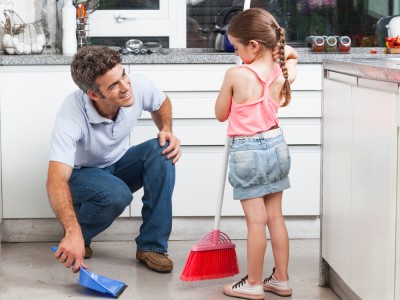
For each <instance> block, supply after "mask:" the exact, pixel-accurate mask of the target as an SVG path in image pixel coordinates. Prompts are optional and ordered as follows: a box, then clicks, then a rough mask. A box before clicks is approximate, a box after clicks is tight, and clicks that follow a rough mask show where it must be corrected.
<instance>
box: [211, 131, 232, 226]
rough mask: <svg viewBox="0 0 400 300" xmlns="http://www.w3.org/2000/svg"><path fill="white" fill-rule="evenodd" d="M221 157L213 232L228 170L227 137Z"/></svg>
mask: <svg viewBox="0 0 400 300" xmlns="http://www.w3.org/2000/svg"><path fill="white" fill-rule="evenodd" d="M223 155H224V156H223V162H222V170H221V178H220V182H219V185H218V198H217V208H216V212H215V219H214V230H219V223H220V221H221V211H222V202H223V200H224V192H225V181H226V173H227V170H228V158H229V137H226V140H225V147H224V153H223Z"/></svg>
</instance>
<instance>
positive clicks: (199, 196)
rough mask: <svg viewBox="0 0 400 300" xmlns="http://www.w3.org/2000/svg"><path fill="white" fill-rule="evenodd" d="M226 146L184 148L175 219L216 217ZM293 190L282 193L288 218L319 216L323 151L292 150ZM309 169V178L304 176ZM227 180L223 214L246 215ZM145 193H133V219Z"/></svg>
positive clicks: (174, 209) (310, 149)
mask: <svg viewBox="0 0 400 300" xmlns="http://www.w3.org/2000/svg"><path fill="white" fill-rule="evenodd" d="M222 152H223V147H184V149H183V155H182V157H181V159H180V161H179V162H178V163H177V166H176V167H177V169H176V183H175V189H174V194H173V215H174V216H214V215H215V209H216V202H217V195H218V184H219V182H220V176H221V169H222V158H223V153H222ZM290 153H291V157H292V167H291V171H290V175H289V176H290V181H291V185H292V187H291V188H290V189H288V190H286V191H285V192H284V193H283V211H284V214H285V215H319V203H320V157H321V156H320V148H319V147H291V148H290ZM304 170H307V176H304ZM232 194H233V191H232V187H231V185H230V184H229V182H228V181H227V180H226V183H225V193H224V202H223V208H222V215H224V216H243V210H242V206H241V204H240V201H234V200H233V198H232ZM142 196H143V190H142V189H141V190H139V191H138V192H136V193H135V194H134V201H133V202H132V207H131V214H132V216H140V210H141V207H142V202H141V198H142Z"/></svg>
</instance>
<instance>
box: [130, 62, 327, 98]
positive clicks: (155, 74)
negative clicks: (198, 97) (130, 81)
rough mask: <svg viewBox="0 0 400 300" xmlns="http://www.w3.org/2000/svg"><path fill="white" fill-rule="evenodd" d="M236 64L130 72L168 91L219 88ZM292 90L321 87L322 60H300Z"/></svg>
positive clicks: (143, 68)
mask: <svg viewBox="0 0 400 300" xmlns="http://www.w3.org/2000/svg"><path fill="white" fill-rule="evenodd" d="M233 66H234V65H230V64H207V65H203V64H199V65H193V64H190V65H184V64H182V65H134V66H132V67H131V68H130V72H131V73H132V74H133V73H142V74H144V75H146V76H147V77H149V78H150V79H151V80H153V81H154V82H155V83H156V85H157V86H158V87H159V88H161V90H163V91H165V92H176V91H219V89H220V88H221V85H222V82H223V79H224V76H225V72H226V70H228V69H229V68H231V67H233ZM292 90H293V91H296V90H297V91H321V90H322V66H321V64H299V65H298V66H297V78H296V80H295V82H294V83H293V84H292Z"/></svg>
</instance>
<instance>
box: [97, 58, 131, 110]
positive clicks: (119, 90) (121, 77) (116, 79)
mask: <svg viewBox="0 0 400 300" xmlns="http://www.w3.org/2000/svg"><path fill="white" fill-rule="evenodd" d="M96 83H97V86H98V91H97V92H93V94H94V95H95V96H94V97H93V95H90V96H91V98H92V99H93V100H95V101H96V102H97V104H98V105H99V106H101V107H104V108H105V107H109V108H119V107H129V106H132V105H133V103H134V98H133V91H132V86H131V81H130V79H129V76H128V75H127V74H126V72H125V69H124V68H123V67H122V65H120V64H118V65H116V66H115V67H114V68H112V69H111V70H109V71H108V72H107V73H105V74H104V75H103V76H100V77H99V78H97V80H96Z"/></svg>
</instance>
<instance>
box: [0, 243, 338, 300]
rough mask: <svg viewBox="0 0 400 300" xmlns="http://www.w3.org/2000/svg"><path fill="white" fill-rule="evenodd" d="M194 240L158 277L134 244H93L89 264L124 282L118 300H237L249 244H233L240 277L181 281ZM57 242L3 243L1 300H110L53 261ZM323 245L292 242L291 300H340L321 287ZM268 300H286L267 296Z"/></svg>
mask: <svg viewBox="0 0 400 300" xmlns="http://www.w3.org/2000/svg"><path fill="white" fill-rule="evenodd" d="M194 243H195V241H171V242H170V244H169V247H170V250H169V251H170V257H171V259H172V260H173V261H174V270H173V271H172V273H169V274H158V273H155V272H152V271H150V270H148V269H147V268H146V267H145V266H144V265H143V264H140V263H138V262H137V261H136V259H135V252H136V244H135V243H134V242H94V243H92V249H93V252H94V254H93V257H92V258H91V259H88V260H86V264H87V265H88V267H89V268H88V269H89V270H90V271H92V272H94V273H97V274H101V275H104V276H107V277H111V278H113V279H117V280H120V281H123V282H125V283H126V284H127V285H128V287H127V289H126V290H125V291H124V292H123V293H122V294H121V296H120V297H119V299H129V300H170V299H173V300H204V299H207V300H217V299H232V298H230V297H227V296H224V295H223V294H222V287H223V285H224V284H226V283H230V282H232V281H235V280H238V279H240V278H241V276H244V275H245V269H246V241H244V240H238V241H234V243H235V244H236V247H237V248H236V253H237V256H238V260H239V268H240V269H241V270H242V272H241V274H239V275H236V276H235V277H231V278H223V279H217V280H206V281H195V282H182V281H181V280H180V279H179V277H180V274H181V272H182V269H183V266H184V264H185V263H186V259H187V256H188V254H189V253H190V247H191V246H192V245H193V244H194ZM52 245H54V243H3V244H1V252H0V299H1V300H13V299H29V300H36V299H38V300H39V299H40V300H46V299H51V300H54V299H56V300H62V299H106V298H109V297H108V296H106V295H104V294H101V293H97V292H93V291H90V290H88V289H86V288H84V287H82V286H80V285H79V284H77V280H78V274H73V273H72V272H71V270H69V269H66V268H64V267H63V265H61V264H60V263H58V261H56V260H55V259H54V258H53V253H52V252H51V249H50V248H51V246H52ZM319 249H320V248H319V240H318V239H304V240H291V241H290V264H289V275H290V282H291V285H292V288H293V295H292V297H291V298H286V299H298V300H300V299H303V300H305V299H324V300H328V299H329V300H334V299H339V298H338V297H337V296H336V294H335V293H334V292H333V291H332V290H331V289H329V288H323V287H320V286H319V285H318V283H319V275H318V274H319ZM265 266H267V267H266V269H265V271H264V273H265V276H269V275H270V273H271V270H272V267H273V264H272V255H271V249H270V247H269V248H268V250H267V256H266V262H265ZM265 299H281V297H279V296H276V295H274V294H270V293H266V297H265Z"/></svg>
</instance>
